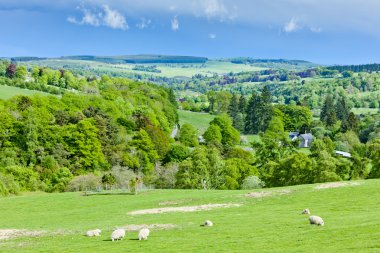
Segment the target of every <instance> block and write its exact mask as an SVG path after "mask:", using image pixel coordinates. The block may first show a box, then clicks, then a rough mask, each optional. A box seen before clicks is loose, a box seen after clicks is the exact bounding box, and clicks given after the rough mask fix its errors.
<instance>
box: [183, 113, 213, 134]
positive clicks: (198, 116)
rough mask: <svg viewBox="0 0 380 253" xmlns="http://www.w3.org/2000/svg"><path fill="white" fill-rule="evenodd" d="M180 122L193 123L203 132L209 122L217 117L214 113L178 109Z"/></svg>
mask: <svg viewBox="0 0 380 253" xmlns="http://www.w3.org/2000/svg"><path fill="white" fill-rule="evenodd" d="M178 115H179V124H180V125H183V124H185V123H187V124H191V125H193V126H194V127H195V128H197V129H198V130H199V132H200V133H201V134H202V133H203V132H204V131H206V129H207V128H208V126H209V123H210V122H211V121H212V120H213V119H214V118H215V116H214V115H210V114H208V113H198V112H190V111H184V110H178Z"/></svg>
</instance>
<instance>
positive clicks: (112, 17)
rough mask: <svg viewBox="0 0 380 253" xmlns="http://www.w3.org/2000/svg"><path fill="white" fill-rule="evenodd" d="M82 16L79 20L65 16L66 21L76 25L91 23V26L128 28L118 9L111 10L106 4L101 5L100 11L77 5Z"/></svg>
mask: <svg viewBox="0 0 380 253" xmlns="http://www.w3.org/2000/svg"><path fill="white" fill-rule="evenodd" d="M77 9H79V10H80V11H81V12H82V14H83V16H82V18H81V20H77V19H76V18H75V17H73V16H69V17H67V21H68V22H70V23H73V24H78V25H91V26H100V25H103V26H108V27H111V28H112V29H121V30H126V29H128V28H129V27H128V24H127V21H126V20H125V18H124V16H123V15H121V14H120V13H119V12H118V11H116V10H112V9H111V8H110V7H109V6H108V5H103V10H102V11H94V10H93V11H92V10H89V9H85V8H83V7H77Z"/></svg>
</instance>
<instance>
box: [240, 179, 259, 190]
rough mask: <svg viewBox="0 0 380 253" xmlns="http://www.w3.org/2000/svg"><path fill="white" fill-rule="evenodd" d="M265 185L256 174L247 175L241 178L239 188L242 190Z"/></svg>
mask: <svg viewBox="0 0 380 253" xmlns="http://www.w3.org/2000/svg"><path fill="white" fill-rule="evenodd" d="M264 186H265V182H264V181H261V179H260V178H258V177H257V176H248V177H246V178H245V179H244V180H243V184H242V186H241V188H242V189H243V190H252V189H260V188H263V187H264Z"/></svg>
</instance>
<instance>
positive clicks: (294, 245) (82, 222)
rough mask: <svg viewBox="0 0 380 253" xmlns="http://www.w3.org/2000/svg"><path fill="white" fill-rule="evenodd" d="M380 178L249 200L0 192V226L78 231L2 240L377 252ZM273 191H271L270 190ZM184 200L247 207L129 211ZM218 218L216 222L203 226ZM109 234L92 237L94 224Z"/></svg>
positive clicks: (163, 193) (22, 244)
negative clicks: (119, 230) (139, 228)
mask: <svg viewBox="0 0 380 253" xmlns="http://www.w3.org/2000/svg"><path fill="white" fill-rule="evenodd" d="M379 187H380V180H368V181H362V185H359V186H349V187H341V188H331V189H324V190H316V189H314V185H303V186H296V187H289V188H287V189H289V190H291V191H292V192H291V193H290V194H288V195H275V196H271V197H264V198H261V199H254V198H247V197H245V196H244V194H245V193H247V191H201V190H200V191H197V190H156V191H151V192H146V193H142V194H140V195H137V196H134V195H108V196H106V195H98V196H88V197H85V196H81V194H80V193H63V194H44V193H36V194H27V195H24V196H19V197H9V198H0V217H3V218H2V219H0V228H2V229H5V228H19V229H21V228H24V229H35V230H41V229H42V230H48V231H52V232H54V231H57V230H61V231H66V233H67V231H71V234H66V235H59V234H58V235H55V236H43V237H36V238H18V239H13V240H9V241H0V252H126V251H128V252H138V251H139V252H348V251H353V252H359V251H360V252H375V251H376V252H378V251H379V250H380V241H379V239H378V238H379V237H380V220H379V213H380V205H379V197H380V196H379V195H380V193H379V191H378V189H379ZM268 190H272V189H268ZM168 200H170V201H174V200H177V201H178V200H184V201H185V202H184V203H183V204H182V205H197V204H207V203H240V204H242V206H241V207H233V208H229V209H214V210H209V211H202V212H193V213H166V214H152V215H141V216H130V215H128V214H127V213H128V212H129V211H132V210H139V209H144V208H156V207H162V206H160V205H159V203H160V202H162V201H168ZM304 208H309V209H310V210H311V212H312V214H315V215H320V216H321V217H323V218H324V220H325V226H324V227H315V226H310V225H309V224H308V221H307V216H304V215H301V214H300V211H301V210H302V209H304ZM5 217H6V218H5ZM205 219H211V220H212V221H213V222H214V224H215V225H214V227H211V228H204V227H200V226H199V225H200V223H201V222H203V221H204V220H205ZM154 223H156V224H157V223H160V224H163V223H171V224H176V225H178V228H176V229H172V230H153V231H152V232H151V236H150V237H149V239H148V241H143V242H140V241H137V240H135V239H136V238H137V232H129V233H127V238H126V240H123V241H120V242H111V241H109V235H110V233H111V231H112V228H113V227H116V226H123V225H127V224H154ZM97 227H99V228H101V229H102V230H103V235H102V236H101V237H98V238H87V237H84V236H83V233H85V231H86V230H87V229H93V228H97Z"/></svg>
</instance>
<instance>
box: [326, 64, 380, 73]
mask: <svg viewBox="0 0 380 253" xmlns="http://www.w3.org/2000/svg"><path fill="white" fill-rule="evenodd" d="M327 69H330V70H337V71H339V72H340V73H342V72H344V71H352V72H356V73H358V72H377V71H380V64H376V63H374V64H363V65H342V66H339V65H337V66H331V67H327Z"/></svg>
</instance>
